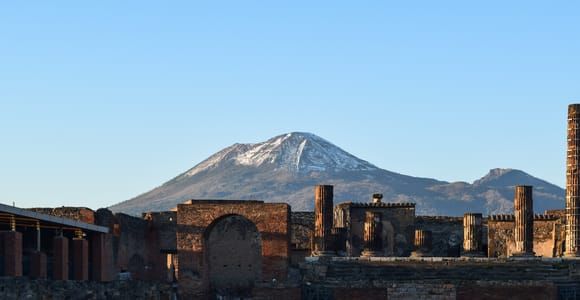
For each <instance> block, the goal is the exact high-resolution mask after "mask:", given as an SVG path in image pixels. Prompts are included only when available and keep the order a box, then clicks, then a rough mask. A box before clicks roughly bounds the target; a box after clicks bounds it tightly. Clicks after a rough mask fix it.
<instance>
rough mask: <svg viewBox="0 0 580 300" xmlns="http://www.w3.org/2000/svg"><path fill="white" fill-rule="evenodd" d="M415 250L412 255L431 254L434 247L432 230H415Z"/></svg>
mask: <svg viewBox="0 0 580 300" xmlns="http://www.w3.org/2000/svg"><path fill="white" fill-rule="evenodd" d="M414 245H415V251H413V253H412V254H411V256H417V257H423V256H430V255H431V251H432V249H433V233H432V232H431V231H430V230H423V229H417V230H415V242H414Z"/></svg>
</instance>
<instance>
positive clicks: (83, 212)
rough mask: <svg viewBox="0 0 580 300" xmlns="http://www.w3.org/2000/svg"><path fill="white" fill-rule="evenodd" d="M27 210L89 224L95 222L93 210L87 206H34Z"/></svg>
mask: <svg viewBox="0 0 580 300" xmlns="http://www.w3.org/2000/svg"><path fill="white" fill-rule="evenodd" d="M28 210H30V211H34V212H37V213H41V214H45V215H51V216H55V217H60V218H67V219H71V220H75V221H80V222H85V223H89V224H94V223H95V212H94V211H93V210H92V209H90V208H87V207H69V206H63V207H54V208H52V207H36V208H28Z"/></svg>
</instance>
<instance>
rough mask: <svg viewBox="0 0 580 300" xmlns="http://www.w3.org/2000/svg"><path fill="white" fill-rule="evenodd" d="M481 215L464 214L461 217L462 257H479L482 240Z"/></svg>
mask: <svg viewBox="0 0 580 300" xmlns="http://www.w3.org/2000/svg"><path fill="white" fill-rule="evenodd" d="M482 219H483V217H482V215H481V214H479V213H466V214H465V215H463V255H466V256H471V255H475V256H480V255H482V254H483V253H482V252H481V248H482V245H481V239H482V230H483V228H482Z"/></svg>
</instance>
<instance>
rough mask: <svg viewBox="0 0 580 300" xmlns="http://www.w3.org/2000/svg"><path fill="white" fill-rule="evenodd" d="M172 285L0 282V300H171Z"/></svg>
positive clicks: (0, 280)
mask: <svg viewBox="0 0 580 300" xmlns="http://www.w3.org/2000/svg"><path fill="white" fill-rule="evenodd" d="M171 294H172V288H171V285H170V284H161V283H151V282H143V281H114V282H108V283H104V282H93V281H61V280H27V279H24V278H3V279H0V299H4V300H20V299H172V298H171Z"/></svg>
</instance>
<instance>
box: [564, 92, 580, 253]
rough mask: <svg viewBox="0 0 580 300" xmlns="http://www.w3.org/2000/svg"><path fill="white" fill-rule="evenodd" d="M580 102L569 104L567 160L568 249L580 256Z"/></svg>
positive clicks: (569, 251) (567, 250)
mask: <svg viewBox="0 0 580 300" xmlns="http://www.w3.org/2000/svg"><path fill="white" fill-rule="evenodd" d="M579 155H580V104H571V105H569V106H568V151H567V161H566V251H565V252H564V255H565V256H568V257H578V256H580V159H579V157H578V156H579Z"/></svg>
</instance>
